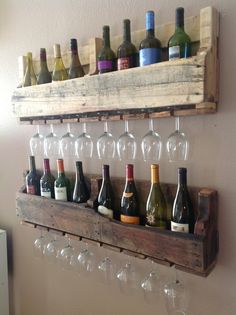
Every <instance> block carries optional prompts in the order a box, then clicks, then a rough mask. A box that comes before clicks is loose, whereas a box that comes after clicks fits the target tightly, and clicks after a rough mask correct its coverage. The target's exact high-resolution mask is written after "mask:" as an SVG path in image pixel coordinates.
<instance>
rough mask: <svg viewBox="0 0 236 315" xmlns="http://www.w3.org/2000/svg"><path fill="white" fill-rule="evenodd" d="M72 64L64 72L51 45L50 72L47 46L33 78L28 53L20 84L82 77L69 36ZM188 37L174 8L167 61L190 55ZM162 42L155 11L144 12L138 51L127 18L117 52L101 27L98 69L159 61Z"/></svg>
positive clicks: (106, 28)
mask: <svg viewBox="0 0 236 315" xmlns="http://www.w3.org/2000/svg"><path fill="white" fill-rule="evenodd" d="M70 44H71V45H70V48H71V63H70V67H69V71H68V72H67V70H66V68H65V66H64V63H63V60H62V57H61V50H60V45H59V44H55V45H54V59H55V62H54V68H53V72H52V74H51V73H50V71H49V70H48V66H47V58H46V49H45V48H41V49H40V72H39V75H38V77H36V75H35V72H34V69H33V62H32V53H28V54H27V68H26V71H25V75H24V79H23V83H22V86H24V87H25V86H30V85H35V84H44V83H50V82H52V81H63V80H67V79H74V78H78V77H82V76H84V74H85V73H84V70H83V67H82V66H81V63H80V60H79V55H78V47H77V40H76V39H74V38H73V39H71V42H70ZM190 45H191V40H190V38H189V36H188V35H187V34H186V33H185V31H184V9H183V8H177V9H176V28H175V33H174V34H173V35H172V36H171V38H170V39H169V42H168V52H169V60H174V59H178V58H186V57H189V56H190ZM162 59H163V58H162V56H161V42H160V40H159V39H158V38H156V37H155V18H154V11H147V12H146V38H145V39H143V40H142V41H141V43H140V45H139V52H138V51H137V49H136V47H135V45H134V44H132V42H131V32H130V20H129V19H125V20H124V21H123V42H122V43H121V45H120V46H119V47H118V49H117V54H115V53H114V51H113V50H112V49H111V46H110V28H109V26H108V25H105V26H103V45H102V48H101V50H100V52H99V54H98V71H99V73H106V72H110V71H115V70H124V69H128V68H133V67H137V66H140V67H142V66H146V65H150V64H153V63H157V62H161V61H162Z"/></svg>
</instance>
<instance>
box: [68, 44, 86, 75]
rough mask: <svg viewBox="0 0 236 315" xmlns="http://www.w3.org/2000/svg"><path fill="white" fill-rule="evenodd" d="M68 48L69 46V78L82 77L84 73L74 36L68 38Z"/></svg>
mask: <svg viewBox="0 0 236 315" xmlns="http://www.w3.org/2000/svg"><path fill="white" fill-rule="evenodd" d="M70 48H71V63H70V68H69V79H74V78H80V77H83V76H84V74H85V73H84V69H83V67H82V66H81V63H80V60H79V55H78V46H77V40H76V39H75V38H72V39H71V40H70Z"/></svg>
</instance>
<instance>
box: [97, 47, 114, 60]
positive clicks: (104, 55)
mask: <svg viewBox="0 0 236 315" xmlns="http://www.w3.org/2000/svg"><path fill="white" fill-rule="evenodd" d="M115 58H116V55H115V53H114V51H113V50H112V49H111V48H110V47H106V46H103V47H102V49H101V50H100V52H99V54H98V60H99V61H102V60H113V59H115Z"/></svg>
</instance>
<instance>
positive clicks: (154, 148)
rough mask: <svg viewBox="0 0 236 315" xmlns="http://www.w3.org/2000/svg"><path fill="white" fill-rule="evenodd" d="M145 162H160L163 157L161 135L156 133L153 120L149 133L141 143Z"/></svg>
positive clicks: (150, 121) (150, 123)
mask: <svg viewBox="0 0 236 315" xmlns="http://www.w3.org/2000/svg"><path fill="white" fill-rule="evenodd" d="M141 149H142V154H143V160H144V161H145V162H147V161H159V160H160V157H161V150H162V141H161V137H160V135H159V134H158V133H157V132H156V131H154V128H153V120H152V119H150V120H149V131H148V133H147V134H146V135H145V136H144V137H143V139H142V142H141Z"/></svg>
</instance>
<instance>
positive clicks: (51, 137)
mask: <svg viewBox="0 0 236 315" xmlns="http://www.w3.org/2000/svg"><path fill="white" fill-rule="evenodd" d="M44 154H45V156H46V157H48V158H54V159H57V158H58V156H59V155H60V141H59V138H58V137H57V135H56V134H55V133H54V130H53V124H51V125H50V133H49V134H48V135H47V136H46V137H45V138H44Z"/></svg>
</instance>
